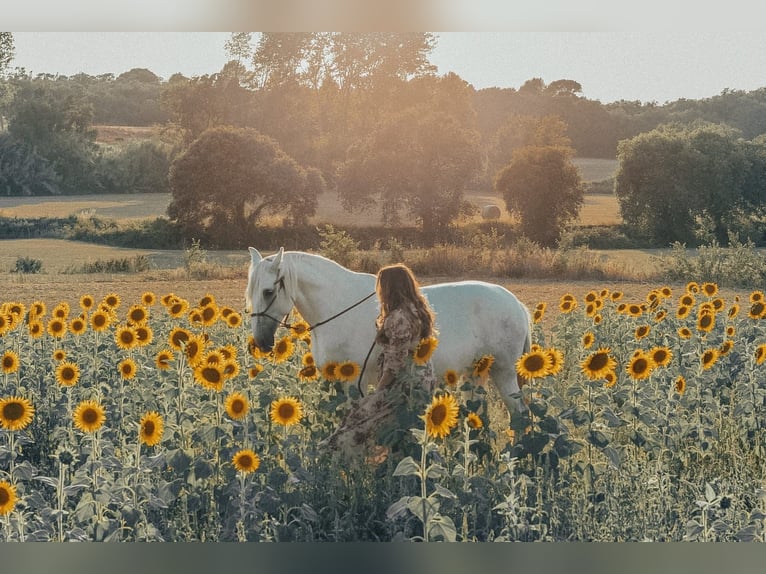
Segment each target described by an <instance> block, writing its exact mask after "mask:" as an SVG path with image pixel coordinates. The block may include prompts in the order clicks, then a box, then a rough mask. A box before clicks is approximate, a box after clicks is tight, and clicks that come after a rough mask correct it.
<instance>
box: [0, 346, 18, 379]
mask: <svg viewBox="0 0 766 574" xmlns="http://www.w3.org/2000/svg"><path fill="white" fill-rule="evenodd" d="M0 364H1V365H2V368H3V373H5V374H6V375H9V374H11V373H15V372H16V371H18V370H19V356H18V355H17V354H16V352H15V351H11V350H10V349H9V350H8V351H6V352H5V353H3V355H2V357H1V358H0Z"/></svg>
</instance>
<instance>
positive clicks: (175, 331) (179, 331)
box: [168, 327, 191, 351]
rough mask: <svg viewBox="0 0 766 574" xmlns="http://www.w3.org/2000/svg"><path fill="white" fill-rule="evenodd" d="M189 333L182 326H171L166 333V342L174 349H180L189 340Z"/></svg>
mask: <svg viewBox="0 0 766 574" xmlns="http://www.w3.org/2000/svg"><path fill="white" fill-rule="evenodd" d="M190 337H191V333H190V332H189V331H187V330H186V329H183V328H182V327H173V328H172V329H171V330H170V334H169V335H168V343H169V344H170V346H171V347H173V348H174V349H175V350H176V351H182V350H183V348H184V345H185V344H186V343H187V342H188V341H189V338H190Z"/></svg>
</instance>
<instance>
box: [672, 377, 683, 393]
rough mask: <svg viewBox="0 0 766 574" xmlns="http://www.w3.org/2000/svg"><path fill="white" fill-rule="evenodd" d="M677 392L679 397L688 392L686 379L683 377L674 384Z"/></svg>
mask: <svg viewBox="0 0 766 574" xmlns="http://www.w3.org/2000/svg"><path fill="white" fill-rule="evenodd" d="M674 386H675V389H676V392H677V393H678V394H679V395H683V394H684V391H686V379H685V378H684V377H683V375H679V376H678V378H677V379H676V380H675V383H674Z"/></svg>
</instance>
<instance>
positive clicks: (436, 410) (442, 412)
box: [420, 394, 459, 438]
mask: <svg viewBox="0 0 766 574" xmlns="http://www.w3.org/2000/svg"><path fill="white" fill-rule="evenodd" d="M458 410H459V408H458V404H457V401H456V400H455V398H454V397H453V396H452V395H450V394H443V395H440V396H438V397H434V398H433V400H432V401H431V404H430V405H428V408H427V409H426V412H425V414H424V415H422V416H421V417H420V418H422V419H423V420H424V421H425V423H426V433H427V434H428V436H431V437H435V438H436V437H438V438H444V437H445V436H447V435H448V434H449V433H450V432H451V431H452V428H453V427H454V426H455V425H456V424H457V416H458Z"/></svg>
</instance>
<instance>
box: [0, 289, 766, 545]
mask: <svg viewBox="0 0 766 574" xmlns="http://www.w3.org/2000/svg"><path fill="white" fill-rule="evenodd" d="M745 297H747V298H745ZM624 299H625V298H624V297H623V295H622V294H621V293H620V292H617V291H609V290H607V289H601V290H598V289H594V290H591V291H588V292H587V293H585V294H583V295H581V296H579V297H576V296H575V295H573V294H570V293H567V294H564V295H563V296H562V297H561V299H560V302H559V305H558V308H557V309H548V308H546V307H547V305H546V304H545V303H540V304H538V305H537V306H536V307H535V308H534V319H533V320H534V325H533V341H534V345H533V347H532V349H531V350H530V352H529V353H527V354H525V355H524V356H522V357H521V358H520V359H519V361H518V363H517V371H518V372H519V374H520V375H522V376H523V377H525V379H526V380H527V384H525V385H524V386H523V388H522V391H521V396H522V397H521V398H522V399H523V402H524V404H525V405H526V407H527V408H526V410H525V411H524V413H522V414H519V413H515V414H514V415H513V416H512V417H511V419H510V423H509V420H508V415H507V413H506V412H505V410H504V407H502V406H501V405H502V403H501V402H500V401H499V399H498V398H497V396H496V394H494V391H493V389H492V388H491V382H488V381H489V379H491V376H492V363H493V357H492V356H489V355H485V356H481V357H476V359H475V362H474V364H473V365H469V366H464V365H455V367H454V370H450V371H447V372H446V373H439V376H440V377H441V379H442V382H441V384H440V385H439V388H438V389H436V391H435V392H434V393H433V394H429V395H428V396H423V393H418V392H412V393H411V394H409V395H408V396H407V398H406V400H405V402H404V403H403V407H402V408H400V409H399V411H398V412H397V413H396V422H397V428H398V434H397V438H396V440H393V441H388V442H387V440H388V439H390V436H388V437H387V438H386V439H384V438H383V437H381V441H380V444H378V445H377V446H375V447H374V448H371V449H369V450H367V451H365V452H364V453H361V454H359V455H358V456H342V455H340V454H339V453H338V452H333V451H332V450H328V449H327V448H326V445H325V443H324V441H325V439H327V438H328V437H329V436H330V435H331V434H332V433H333V431H334V430H335V429H336V428H337V427H338V426H339V424H340V423H341V421H342V420H343V418H344V416H345V414H346V413H348V412H349V409H350V408H352V405H353V404H354V401H355V399H357V398H358V396H359V391H358V389H357V387H356V380H357V378H358V376H359V372H360V366H359V365H357V364H355V363H353V362H350V361H346V362H342V363H330V364H325V365H318V364H316V363H315V362H314V359H313V356H312V354H311V339H310V333H309V331H308V329H307V327H308V326H307V325H306V323H305V322H303V321H302V320H301V319H300V317H298V316H296V317H295V318H294V321H293V323H292V328H291V329H281V330H280V331H279V332H278V334H277V341H276V343H275V346H274V349H273V350H272V352H271V353H269V354H263V353H261V352H260V351H259V350H258V349H256V348H255V346H254V345H253V342H252V337H251V336H250V335H249V332H248V327H247V325H246V322H245V321H243V317H242V316H241V315H240V314H239V313H238V312H237V311H236V310H234V309H232V308H230V307H227V306H223V305H219V304H218V303H217V302H216V299H215V297H214V295H212V294H208V295H206V296H205V297H203V298H202V299H200V300H199V301H188V300H186V299H184V298H182V297H179V296H177V295H175V294H173V293H168V294H165V295H163V296H161V297H158V296H156V295H155V294H154V293H152V292H146V293H144V294H143V295H142V296H141V297H140V299H139V300H137V301H122V299H121V297H120V296H119V295H118V294H116V293H112V294H109V295H107V296H105V297H104V298H103V299H102V300H100V301H97V300H95V299H94V297H92V296H89V295H83V296H82V297H80V298H79V306H77V307H74V306H72V308H70V305H69V304H68V303H66V302H64V301H59V302H44V301H34V302H31V303H22V302H16V301H9V302H5V303H2V304H0V353H1V357H0V359H1V361H2V363H1V367H2V379H0V540H2V541H304V542H310V541H395V540H423V541H432V540H433V541H437V540H445V541H564V540H567V541H575V540H576V541H644V540H655V541H671V540H699V541H717V540H738V541H746V540H747V541H749V540H763V539H764V538H765V537H766V524H765V523H764V520H766V484H765V483H764V476H766V474H765V473H764V470H765V468H764V462H765V461H766V452H765V451H764V448H765V444H764V443H766V434H765V431H764V428H766V416H765V414H764V413H765V409H766V402H765V400H766V378H765V377H764V376H763V370H764V369H766V365H764V363H765V362H766V322H764V321H766V298H765V297H764V294H763V293H762V292H760V291H753V292H752V293H750V294H749V296H743V298H742V300H740V299H739V298H736V297H735V298H733V299H732V300H730V301H726V300H724V298H723V297H722V296H721V295H720V294H719V292H718V287H717V285H716V284H714V283H702V284H697V283H689V284H688V285H686V286H685V287H676V288H674V289H671V288H670V287H667V286H665V287H659V288H656V289H651V290H650V291H649V292H648V293H647V295H646V297H645V298H643V299H642V300H639V301H627V300H624ZM437 345H438V340H436V339H429V340H424V341H423V342H422V343H421V346H420V347H419V348H418V349H417V350H416V352H415V360H416V362H426V361H427V360H428V358H429V357H430V353H432V352H433V350H434V349H435V348H436V346H437Z"/></svg>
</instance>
